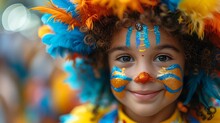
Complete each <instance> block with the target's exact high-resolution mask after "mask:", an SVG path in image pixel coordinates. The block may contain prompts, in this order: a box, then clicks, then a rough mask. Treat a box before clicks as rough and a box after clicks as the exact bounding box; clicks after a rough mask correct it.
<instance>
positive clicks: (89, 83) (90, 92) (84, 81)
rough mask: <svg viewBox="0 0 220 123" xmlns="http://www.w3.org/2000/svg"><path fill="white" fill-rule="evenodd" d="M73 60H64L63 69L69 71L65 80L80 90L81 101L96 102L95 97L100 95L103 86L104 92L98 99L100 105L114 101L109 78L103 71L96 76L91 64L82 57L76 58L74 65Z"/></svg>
mask: <svg viewBox="0 0 220 123" xmlns="http://www.w3.org/2000/svg"><path fill="white" fill-rule="evenodd" d="M72 64H73V62H66V63H65V65H64V70H65V71H66V72H68V73H69V77H68V78H67V79H66V82H67V83H68V84H69V85H70V86H71V87H72V88H73V89H77V90H80V93H79V98H80V101H81V102H90V103H93V104H95V103H97V102H96V101H97V98H98V96H99V95H101V93H100V91H101V90H102V89H103V86H104V87H105V92H104V93H102V94H103V96H104V98H103V99H100V100H99V102H98V103H100V104H101V105H108V104H109V103H111V102H113V101H114V98H113V95H112V94H111V90H110V83H106V82H109V78H105V77H106V73H105V72H101V77H100V78H96V77H95V75H94V72H93V68H92V66H90V65H88V64H86V63H85V61H84V60H83V59H79V58H77V59H76V61H75V66H74V67H73V65H72Z"/></svg>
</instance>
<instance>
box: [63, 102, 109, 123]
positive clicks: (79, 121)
mask: <svg viewBox="0 0 220 123" xmlns="http://www.w3.org/2000/svg"><path fill="white" fill-rule="evenodd" d="M93 109H94V105H92V104H83V105H80V106H77V107H75V108H74V109H73V110H72V111H71V113H70V114H67V115H63V116H61V117H60V120H61V123H98V122H100V121H102V120H105V119H103V117H104V116H106V114H108V113H109V112H110V111H111V108H109V107H106V108H100V109H99V110H98V112H97V113H96V114H94V113H93Z"/></svg>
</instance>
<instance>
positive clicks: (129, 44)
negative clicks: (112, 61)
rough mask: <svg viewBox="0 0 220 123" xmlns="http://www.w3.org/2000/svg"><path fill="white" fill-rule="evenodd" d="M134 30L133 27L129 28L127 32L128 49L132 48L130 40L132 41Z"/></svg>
mask: <svg viewBox="0 0 220 123" xmlns="http://www.w3.org/2000/svg"><path fill="white" fill-rule="evenodd" d="M132 30H133V28H132V27H129V28H128V32H127V35H126V46H127V47H130V46H131V43H130V39H131V33H132Z"/></svg>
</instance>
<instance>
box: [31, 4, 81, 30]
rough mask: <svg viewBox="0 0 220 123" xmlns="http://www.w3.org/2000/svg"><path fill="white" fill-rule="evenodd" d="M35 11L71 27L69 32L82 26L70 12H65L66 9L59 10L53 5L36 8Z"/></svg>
mask: <svg viewBox="0 0 220 123" xmlns="http://www.w3.org/2000/svg"><path fill="white" fill-rule="evenodd" d="M32 9H33V10H38V11H40V12H43V13H48V14H51V15H52V16H51V18H53V19H54V20H55V21H60V22H63V23H65V24H68V25H69V30H72V29H74V27H75V26H80V25H81V24H80V22H79V21H78V20H77V19H75V18H74V17H73V16H72V14H71V13H70V12H67V11H65V10H64V9H61V8H58V7H56V6H55V5H53V4H52V3H50V6H48V7H43V6H39V7H34V8H32Z"/></svg>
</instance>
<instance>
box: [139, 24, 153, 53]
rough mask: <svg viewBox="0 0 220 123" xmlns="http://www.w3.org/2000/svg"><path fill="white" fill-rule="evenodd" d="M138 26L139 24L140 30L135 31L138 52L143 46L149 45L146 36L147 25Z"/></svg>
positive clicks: (141, 50)
mask: <svg viewBox="0 0 220 123" xmlns="http://www.w3.org/2000/svg"><path fill="white" fill-rule="evenodd" d="M139 26H141V28H142V30H137V32H136V47H137V48H139V51H140V52H144V51H145V48H149V47H150V41H149V38H148V27H147V26H146V25H141V24H140V25H139ZM139 28H140V27H139Z"/></svg>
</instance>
